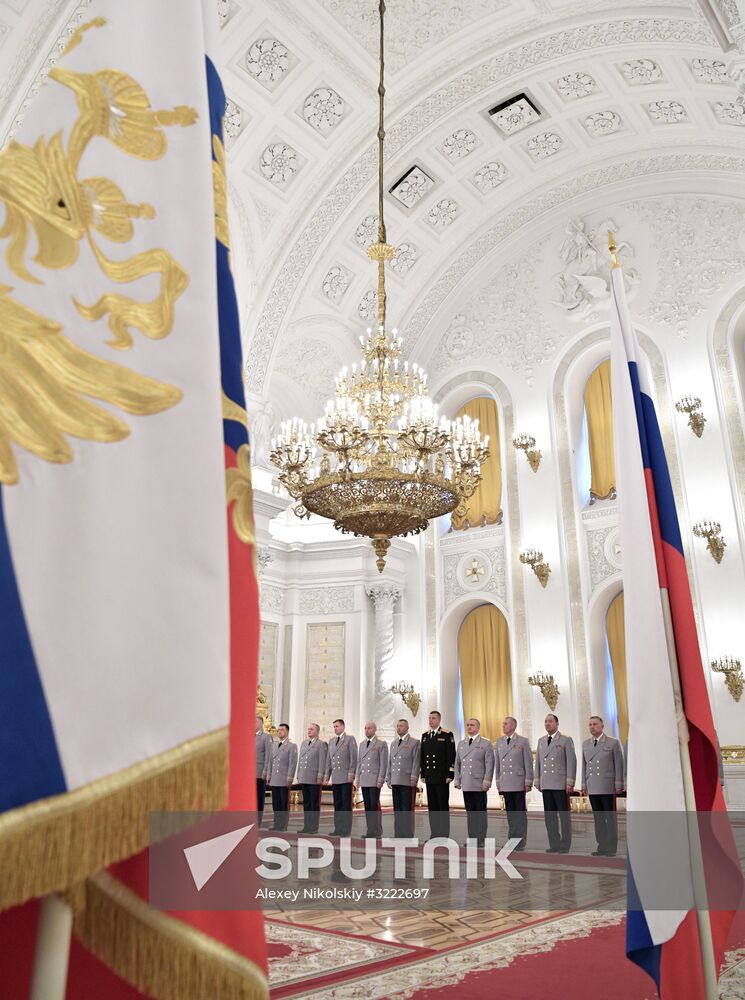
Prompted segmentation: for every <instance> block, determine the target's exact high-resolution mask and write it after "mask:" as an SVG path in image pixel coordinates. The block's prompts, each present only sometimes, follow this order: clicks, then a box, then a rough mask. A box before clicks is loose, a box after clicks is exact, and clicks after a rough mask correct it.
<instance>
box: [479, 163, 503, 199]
mask: <svg viewBox="0 0 745 1000" xmlns="http://www.w3.org/2000/svg"><path fill="white" fill-rule="evenodd" d="M506 176H507V169H506V167H505V166H504V164H502V163H500V162H499V160H490V161H489V163H485V164H484V165H483V167H479V169H478V170H477V171H476V173H475V174H474V175H473V183H474V184H475V185H476V187H477V188H478V189H479V191H480V192H481V193H482V194H489V192H490V191H493V190H494V189H495V188H497V187H499V185H500V184H501V183H502V181H503V180H504V179H505V177H506Z"/></svg>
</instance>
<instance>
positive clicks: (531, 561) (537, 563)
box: [520, 549, 551, 587]
mask: <svg viewBox="0 0 745 1000" xmlns="http://www.w3.org/2000/svg"><path fill="white" fill-rule="evenodd" d="M520 562H521V563H522V564H523V565H524V566H530V568H531V569H532V570H533V572H534V573H535V575H536V576H537V577H538V579H539V580H540V582H541V586H542V587H545V586H546V584H547V583H548V577H549V574H550V573H551V567H550V566H549V564H548V563H546V562H544V561H543V553H542V552H539V551H538V549H523V551H522V552H521V553H520Z"/></svg>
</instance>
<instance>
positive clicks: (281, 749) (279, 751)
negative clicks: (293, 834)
mask: <svg viewBox="0 0 745 1000" xmlns="http://www.w3.org/2000/svg"><path fill="white" fill-rule="evenodd" d="M277 736H278V737H279V743H275V744H274V747H273V748H272V757H271V763H270V765H269V790H270V791H271V793H272V811H273V813H274V823H273V825H272V826H271V827H270V829H271V830H286V829H287V823H288V821H289V819H290V789H291V788H292V783H293V781H294V780H295V769H296V768H297V746H296V745H295V744H294V743H293V742H292V740H291V739H290V727H289V726H288V725H287V723H286V722H283V723H282V725H281V726H278V727H277Z"/></svg>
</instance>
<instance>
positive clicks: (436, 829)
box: [426, 781, 450, 837]
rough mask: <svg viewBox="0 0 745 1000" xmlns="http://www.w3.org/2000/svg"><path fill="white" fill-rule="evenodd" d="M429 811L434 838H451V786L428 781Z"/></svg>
mask: <svg viewBox="0 0 745 1000" xmlns="http://www.w3.org/2000/svg"><path fill="white" fill-rule="evenodd" d="M426 785H427V810H428V812H429V832H430V836H432V837H449V836H450V785H448V784H447V782H445V781H438V782H434V781H427V782H426Z"/></svg>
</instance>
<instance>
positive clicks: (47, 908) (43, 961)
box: [29, 893, 72, 1000]
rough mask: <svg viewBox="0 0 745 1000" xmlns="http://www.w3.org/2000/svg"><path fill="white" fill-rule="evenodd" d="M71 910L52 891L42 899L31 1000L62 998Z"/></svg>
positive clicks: (65, 983) (67, 960) (67, 956)
mask: <svg viewBox="0 0 745 1000" xmlns="http://www.w3.org/2000/svg"><path fill="white" fill-rule="evenodd" d="M71 937H72V909H71V907H69V906H68V905H67V903H64V902H63V901H62V900H61V899H60V897H59V896H57V895H55V894H54V893H52V894H51V895H49V896H44V897H43V898H42V900H41V909H40V911H39V925H38V927H37V931H36V951H35V953H34V971H33V979H32V982H31V992H30V994H29V996H30V1000H65V993H66V992H67V965H68V962H69V959H70V939H71Z"/></svg>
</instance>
